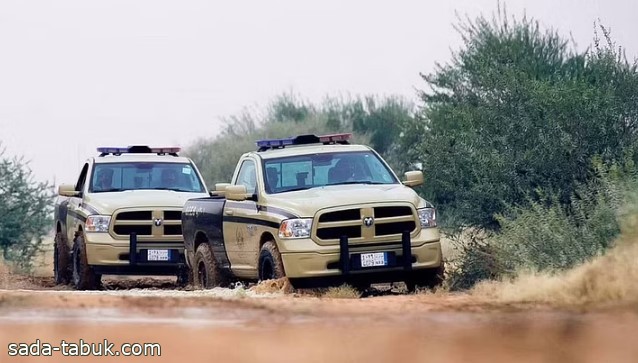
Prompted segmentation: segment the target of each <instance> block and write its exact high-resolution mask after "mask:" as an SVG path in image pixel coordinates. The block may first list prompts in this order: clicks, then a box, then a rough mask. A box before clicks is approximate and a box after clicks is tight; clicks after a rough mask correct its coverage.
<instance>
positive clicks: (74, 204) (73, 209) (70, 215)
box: [66, 163, 89, 243]
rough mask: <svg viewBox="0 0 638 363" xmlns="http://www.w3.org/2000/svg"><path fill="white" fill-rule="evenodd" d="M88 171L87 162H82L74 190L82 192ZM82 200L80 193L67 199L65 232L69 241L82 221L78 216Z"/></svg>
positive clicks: (71, 240)
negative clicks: (82, 165)
mask: <svg viewBox="0 0 638 363" xmlns="http://www.w3.org/2000/svg"><path fill="white" fill-rule="evenodd" d="M88 171H89V164H88V163H86V164H84V167H83V168H82V172H80V177H79V178H78V181H77V183H76V184H75V191H76V192H83V191H84V185H85V184H86V179H87V174H88ZM81 202H82V195H81V194H80V196H79V197H70V198H69V199H68V206H67V208H68V211H67V215H66V233H67V238H68V241H69V243H73V240H74V239H75V232H76V231H77V230H78V228H80V224H82V223H84V221H83V220H81V216H80V213H79V212H80V203H81Z"/></svg>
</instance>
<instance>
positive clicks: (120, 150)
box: [97, 145, 181, 156]
mask: <svg viewBox="0 0 638 363" xmlns="http://www.w3.org/2000/svg"><path fill="white" fill-rule="evenodd" d="M180 150H181V148H179V147H153V148H150V147H148V146H145V145H135V146H128V147H98V148H97V151H98V152H99V153H100V156H105V155H109V154H113V155H122V154H169V155H177V153H178V152H179V151H180Z"/></svg>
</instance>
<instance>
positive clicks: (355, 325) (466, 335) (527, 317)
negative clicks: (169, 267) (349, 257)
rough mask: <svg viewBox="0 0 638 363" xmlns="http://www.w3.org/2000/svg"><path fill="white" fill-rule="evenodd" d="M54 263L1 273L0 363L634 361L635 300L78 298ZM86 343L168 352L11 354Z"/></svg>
mask: <svg viewBox="0 0 638 363" xmlns="http://www.w3.org/2000/svg"><path fill="white" fill-rule="evenodd" d="M47 259H48V257H45V258H44V259H43V261H44V262H43V264H42V266H41V268H40V269H39V270H38V271H37V273H36V274H35V275H34V276H23V275H16V274H9V273H8V272H7V271H6V269H5V270H4V271H3V270H2V268H1V266H0V362H2V363H4V362H47V361H48V362H58V361H60V362H66V361H105V362H106V361H113V362H120V361H124V362H126V361H137V362H178V361H179V362H401V361H407V362H424V361H427V362H490V363H499V362H638V344H636V343H638V338H637V335H636V332H637V331H638V304H629V303H612V304H609V303H608V304H605V305H600V304H598V305H591V304H590V305H577V306H571V307H564V306H563V307H556V306H554V305H552V304H550V303H548V304H538V303H536V304H529V303H528V304H523V303H507V302H503V301H497V300H494V299H489V298H487V297H480V296H476V295H470V294H460V293H440V292H439V293H428V292H426V293H420V294H412V295H407V294H403V293H401V291H400V289H394V290H392V289H390V288H389V287H383V286H382V287H380V288H379V289H378V290H373V291H372V292H371V293H370V294H369V296H368V297H364V298H359V299H337V298H326V297H321V295H319V294H317V293H315V292H314V291H311V292H308V291H305V292H297V293H293V294H284V293H282V292H280V291H278V290H277V289H276V288H273V287H272V286H270V285H268V284H266V285H261V286H259V287H258V288H251V289H244V288H241V287H240V288H236V289H213V290H206V291H202V290H191V289H188V288H187V289H182V290H180V289H177V288H176V286H175V285H174V283H173V281H172V280H171V279H166V278H164V279H158V278H142V279H115V278H108V279H107V280H106V281H105V284H104V289H103V290H101V291H90V292H81V291H80V292H79V291H73V290H72V289H71V288H70V287H67V286H62V287H60V286H55V284H54V283H53V280H52V278H51V277H50V272H49V271H50V268H49V267H48V266H46V265H47V263H46V260H47ZM80 339H82V340H83V341H85V342H90V343H98V342H103V341H104V339H107V340H108V341H109V342H110V343H114V344H115V346H114V351H118V350H119V348H120V345H121V344H122V343H159V344H160V345H161V356H159V357H158V356H153V357H122V356H119V357H108V358H107V357H100V358H94V357H64V356H63V355H62V353H61V352H53V356H52V357H43V356H39V357H37V356H36V357H19V356H17V357H11V356H9V352H10V349H9V345H10V344H12V343H29V344H31V343H34V342H36V341H37V340H39V341H40V342H41V343H49V344H51V345H53V346H59V345H60V344H61V341H62V340H64V341H66V342H70V343H78V342H79V341H80ZM41 346H42V345H41ZM35 347H36V346H35V345H32V346H31V349H35ZM34 352H35V350H34ZM42 352H43V351H41V353H42Z"/></svg>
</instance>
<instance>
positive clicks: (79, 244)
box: [72, 234, 102, 290]
mask: <svg viewBox="0 0 638 363" xmlns="http://www.w3.org/2000/svg"><path fill="white" fill-rule="evenodd" d="M72 265H73V286H75V288H76V289H78V290H95V289H97V288H99V287H100V283H101V280H102V275H98V274H96V273H94V272H93V269H92V268H91V266H89V263H88V262H87V258H86V244H85V243H84V236H83V235H81V234H80V235H78V236H77V237H75V240H74V241H73V264H72Z"/></svg>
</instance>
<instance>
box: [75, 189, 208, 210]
mask: <svg viewBox="0 0 638 363" xmlns="http://www.w3.org/2000/svg"><path fill="white" fill-rule="evenodd" d="M207 196H208V193H184V192H175V191H172V190H127V191H123V192H111V193H93V194H87V195H86V196H85V197H84V203H85V204H88V206H90V207H92V208H93V209H95V210H97V211H98V212H99V213H100V214H111V213H113V212H114V211H116V210H118V209H121V208H133V207H134V208H182V207H183V206H184V203H186V201H187V200H188V199H191V198H201V197H207Z"/></svg>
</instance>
